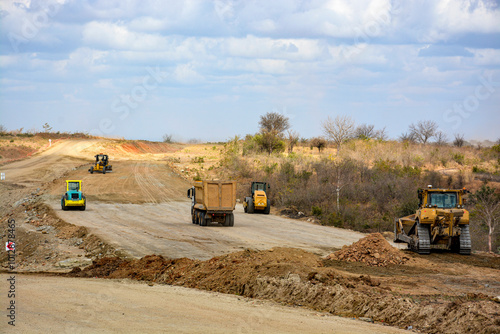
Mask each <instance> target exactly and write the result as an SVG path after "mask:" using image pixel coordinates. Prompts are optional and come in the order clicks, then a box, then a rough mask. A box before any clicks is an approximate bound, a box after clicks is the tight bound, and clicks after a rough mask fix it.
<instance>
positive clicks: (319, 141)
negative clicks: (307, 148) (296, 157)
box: [310, 137, 326, 153]
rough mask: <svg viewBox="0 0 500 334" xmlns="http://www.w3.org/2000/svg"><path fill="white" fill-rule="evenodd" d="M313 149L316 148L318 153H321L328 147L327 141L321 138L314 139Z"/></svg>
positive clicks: (311, 142)
mask: <svg viewBox="0 0 500 334" xmlns="http://www.w3.org/2000/svg"><path fill="white" fill-rule="evenodd" d="M310 144H311V149H312V148H313V147H316V148H317V149H318V152H319V153H321V150H322V149H324V148H325V147H326V140H325V139H324V138H321V137H314V138H312V139H311V140H310Z"/></svg>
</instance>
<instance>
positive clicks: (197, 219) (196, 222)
mask: <svg viewBox="0 0 500 334" xmlns="http://www.w3.org/2000/svg"><path fill="white" fill-rule="evenodd" d="M199 214H200V213H199V212H198V210H196V209H195V210H194V223H195V224H196V225H198V224H199V223H200V216H199Z"/></svg>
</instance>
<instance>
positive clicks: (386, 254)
mask: <svg viewBox="0 0 500 334" xmlns="http://www.w3.org/2000/svg"><path fill="white" fill-rule="evenodd" d="M327 258H328V259H332V260H340V261H347V262H363V263H366V264H368V265H369V266H378V267H385V266H387V265H389V264H404V263H406V261H408V260H409V258H408V257H407V256H406V255H405V254H404V253H403V252H402V251H400V250H399V249H397V248H394V247H392V246H391V245H390V244H389V243H388V242H387V240H385V238H384V237H383V236H382V234H380V233H372V234H370V235H368V236H366V237H364V238H362V239H360V240H358V241H357V242H355V243H353V244H351V245H349V246H344V247H342V249H341V250H339V251H337V252H335V253H332V254H330V255H328V257H327Z"/></svg>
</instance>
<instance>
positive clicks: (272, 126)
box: [259, 112, 290, 154]
mask: <svg viewBox="0 0 500 334" xmlns="http://www.w3.org/2000/svg"><path fill="white" fill-rule="evenodd" d="M259 125H260V133H261V136H260V137H259V145H260V146H261V147H262V148H263V149H265V150H266V151H268V152H269V154H272V153H273V151H274V150H275V149H280V148H281V147H282V145H283V140H282V139H283V132H285V131H286V130H288V129H289V128H290V121H289V119H288V117H286V116H285V115H282V114H280V113H277V112H268V113H267V114H265V115H262V116H260V121H259Z"/></svg>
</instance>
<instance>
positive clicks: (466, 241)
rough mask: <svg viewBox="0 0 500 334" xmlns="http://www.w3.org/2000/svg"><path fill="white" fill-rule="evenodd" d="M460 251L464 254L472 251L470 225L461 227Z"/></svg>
mask: <svg viewBox="0 0 500 334" xmlns="http://www.w3.org/2000/svg"><path fill="white" fill-rule="evenodd" d="M459 253H460V254H462V255H470V253H471V240H470V231H469V225H464V226H462V228H461V233H460V250H459Z"/></svg>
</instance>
